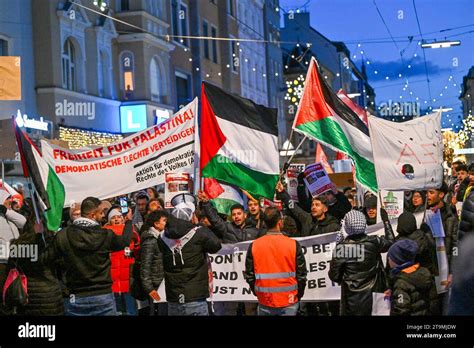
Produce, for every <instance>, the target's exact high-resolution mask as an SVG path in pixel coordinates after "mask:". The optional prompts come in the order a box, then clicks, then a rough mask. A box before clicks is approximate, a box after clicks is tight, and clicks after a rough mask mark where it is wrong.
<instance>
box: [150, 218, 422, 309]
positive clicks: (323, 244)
mask: <svg viewBox="0 0 474 348" xmlns="http://www.w3.org/2000/svg"><path fill="white" fill-rule="evenodd" d="M421 215H422V214H421ZM391 223H392V226H393V229H394V230H395V231H396V229H397V222H396V220H392V221H391ZM367 233H369V234H371V235H384V228H383V224H375V225H372V226H368V227H367ZM336 237H337V232H333V233H327V234H323V235H317V236H310V237H304V238H295V239H296V240H297V241H298V242H299V243H300V245H301V247H302V249H303V253H304V255H305V258H306V268H307V270H308V276H307V279H308V281H307V285H306V290H305V294H304V296H303V299H302V301H311V302H317V301H332V300H339V299H340V297H341V290H340V286H339V285H338V284H336V283H333V282H332V281H331V280H330V279H329V276H328V272H329V262H330V261H331V259H332V253H333V249H334V247H335V245H336ZM251 242H252V241H247V242H242V243H237V244H224V245H223V246H222V249H221V250H220V251H219V252H218V253H217V254H212V255H209V258H210V261H211V267H212V273H213V294H212V300H213V301H215V302H221V301H224V302H225V301H232V302H236V301H239V302H256V301H257V298H256V297H255V296H254V295H253V294H252V292H251V291H250V287H249V286H248V284H247V282H246V281H245V279H244V271H245V258H246V257H247V250H248V247H249V245H250V243H251ZM357 250H359V251H360V252H362V251H363V250H362V249H357ZM354 256H355V257H363V255H362V254H360V255H354ZM385 259H386V257H385V255H382V260H383V261H384V262H385ZM165 286H166V284H165V282H164V281H163V282H162V283H161V285H160V286H159V288H158V294H159V295H160V297H161V299H162V300H161V301H162V302H165V301H166V294H165ZM208 300H210V299H208Z"/></svg>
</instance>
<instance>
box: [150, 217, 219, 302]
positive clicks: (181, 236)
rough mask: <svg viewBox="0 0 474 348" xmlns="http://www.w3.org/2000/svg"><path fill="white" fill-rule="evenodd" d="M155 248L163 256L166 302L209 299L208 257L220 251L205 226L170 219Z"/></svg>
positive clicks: (173, 218)
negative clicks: (158, 249) (157, 246)
mask: <svg viewBox="0 0 474 348" xmlns="http://www.w3.org/2000/svg"><path fill="white" fill-rule="evenodd" d="M158 245H159V248H160V251H161V252H162V254H163V268H164V275H165V290H166V300H167V301H168V302H174V303H188V302H193V301H198V300H205V299H206V298H208V297H209V278H210V275H209V268H208V257H207V254H208V253H209V254H214V253H216V252H218V251H219V250H220V249H221V243H220V241H219V239H218V238H217V237H216V236H215V235H214V233H212V232H211V231H210V230H209V229H208V228H206V227H201V226H194V225H193V224H192V223H190V222H188V221H184V220H180V219H177V218H175V217H173V216H170V217H169V218H168V222H167V228H166V230H165V233H164V235H161V236H160V238H159V240H158ZM172 249H173V250H172Z"/></svg>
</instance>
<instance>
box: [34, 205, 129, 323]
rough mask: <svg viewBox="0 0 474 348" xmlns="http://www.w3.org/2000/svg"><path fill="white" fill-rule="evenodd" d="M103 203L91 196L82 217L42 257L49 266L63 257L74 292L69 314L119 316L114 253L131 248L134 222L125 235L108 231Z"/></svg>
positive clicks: (58, 237)
mask: <svg viewBox="0 0 474 348" xmlns="http://www.w3.org/2000/svg"><path fill="white" fill-rule="evenodd" d="M103 218H104V212H103V209H102V206H101V201H100V200H99V199H97V198H95V197H88V198H86V199H85V200H84V201H82V204H81V217H80V218H79V219H76V220H75V221H74V222H73V223H72V225H71V226H68V227H66V228H65V229H63V230H61V231H59V232H58V233H57V234H56V236H55V238H54V240H53V241H52V242H51V243H50V244H49V245H48V247H47V248H46V250H45V251H44V253H43V254H42V255H41V261H42V262H44V263H45V264H48V263H51V262H54V261H56V260H57V259H59V258H63V260H64V263H63V266H64V269H63V271H64V275H65V278H66V286H67V288H68V289H69V291H70V298H69V304H68V309H67V314H68V315H73V316H85V315H117V310H116V305H115V298H114V294H113V293H112V278H111V274H110V264H111V263H110V252H112V251H119V250H123V249H125V248H126V247H128V246H129V245H130V241H131V240H132V235H133V226H132V222H131V221H127V222H126V223H125V228H124V232H123V234H122V235H121V236H119V235H116V234H115V233H114V231H112V230H109V229H104V228H102V227H101V226H100V224H99V221H102V219H103Z"/></svg>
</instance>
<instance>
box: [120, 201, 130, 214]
mask: <svg viewBox="0 0 474 348" xmlns="http://www.w3.org/2000/svg"><path fill="white" fill-rule="evenodd" d="M120 210H121V212H122V214H127V213H128V201H127V199H126V198H120Z"/></svg>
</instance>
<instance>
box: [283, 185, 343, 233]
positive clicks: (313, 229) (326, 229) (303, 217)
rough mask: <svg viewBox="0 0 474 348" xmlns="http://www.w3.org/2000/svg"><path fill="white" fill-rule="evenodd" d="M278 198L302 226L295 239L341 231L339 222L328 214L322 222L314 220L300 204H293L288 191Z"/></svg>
mask: <svg viewBox="0 0 474 348" xmlns="http://www.w3.org/2000/svg"><path fill="white" fill-rule="evenodd" d="M277 198H278V199H280V200H281V201H282V202H283V204H284V205H285V207H286V208H287V209H288V210H289V211H290V213H291V215H293V216H294V217H295V219H296V220H298V222H299V223H300V224H301V231H300V233H299V234H298V235H295V236H293V237H307V236H315V235H318V234H324V233H330V232H337V231H339V230H340V229H341V224H340V223H339V220H337V219H336V218H335V217H334V216H332V215H329V214H326V217H325V218H324V220H322V221H318V220H316V219H314V218H313V216H312V215H311V214H310V213H308V212H306V211H304V210H303V209H302V208H301V207H300V206H299V205H298V204H295V203H294V202H291V201H290V195H289V194H288V192H286V191H283V192H281V193H278V194H277Z"/></svg>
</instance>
